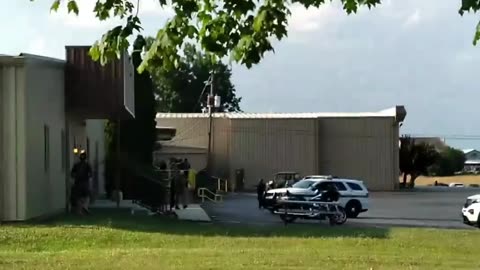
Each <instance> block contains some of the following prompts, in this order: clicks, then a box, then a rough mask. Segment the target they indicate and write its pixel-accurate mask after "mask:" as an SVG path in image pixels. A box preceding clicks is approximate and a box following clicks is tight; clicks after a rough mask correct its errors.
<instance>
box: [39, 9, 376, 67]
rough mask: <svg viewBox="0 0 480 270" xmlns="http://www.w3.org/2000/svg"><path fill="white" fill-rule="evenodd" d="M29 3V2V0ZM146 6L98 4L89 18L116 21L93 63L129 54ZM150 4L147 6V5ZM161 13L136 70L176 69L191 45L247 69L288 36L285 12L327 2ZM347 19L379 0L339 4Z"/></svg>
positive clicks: (98, 45) (93, 53)
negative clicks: (161, 18)
mask: <svg viewBox="0 0 480 270" xmlns="http://www.w3.org/2000/svg"><path fill="white" fill-rule="evenodd" d="M32 1H33V0H32ZM78 1H79V0H54V1H53V4H52V7H51V9H52V10H53V11H57V10H58V8H59V7H60V5H61V4H65V5H67V10H68V12H69V13H74V14H78V13H79V12H82V11H80V10H79V8H78V5H77V3H78ZM144 1H145V0H97V1H96V4H95V7H94V10H93V12H94V13H95V16H96V17H97V19H99V20H100V21H103V20H106V19H109V18H113V17H116V18H120V19H122V20H123V21H124V24H123V25H119V26H116V27H114V28H112V29H111V30H109V31H108V32H107V33H105V34H104V35H103V36H102V37H101V39H100V40H98V41H97V42H95V44H94V46H93V47H92V48H91V50H90V54H91V56H92V58H93V59H94V60H99V61H100V62H101V63H102V64H105V63H107V62H108V61H109V60H111V59H113V58H115V57H117V58H118V57H119V56H120V55H121V52H122V51H125V50H126V49H127V48H129V46H130V43H129V41H128V38H129V37H131V36H133V35H136V34H137V33H141V31H142V30H143V28H142V23H141V19H140V17H139V15H138V10H139V6H140V5H141V4H142V2H144ZM147 1H150V0H147ZM154 1H157V2H158V4H159V5H161V6H162V7H166V6H167V5H169V6H171V7H172V8H173V9H174V11H175V15H174V16H173V17H172V18H170V19H169V20H168V21H167V23H166V24H165V25H164V26H163V27H162V28H160V29H159V30H158V32H157V34H156V36H155V42H154V43H153V44H152V46H151V47H150V49H149V50H148V52H147V53H146V55H145V57H144V59H143V62H142V65H140V67H139V70H140V71H142V70H143V69H144V68H146V67H151V66H162V67H163V68H165V69H167V70H171V69H173V68H175V67H177V66H178V64H179V57H180V55H179V53H178V52H179V48H182V47H183V46H184V45H185V43H186V42H188V41H189V40H193V41H195V43H196V44H198V45H200V47H201V48H202V50H203V51H205V52H207V53H209V54H211V55H213V56H215V57H219V58H223V57H225V56H229V57H230V58H231V59H232V60H233V61H236V62H238V63H241V64H244V65H246V66H247V67H251V66H252V65H254V64H257V63H259V62H260V60H261V59H262V57H263V56H264V54H265V53H266V52H268V51H272V50H273V47H272V41H273V39H278V40H281V39H282V38H284V37H286V36H287V24H288V17H289V15H290V10H289V8H290V7H291V5H293V4H300V5H302V6H304V7H306V8H308V7H320V6H321V5H323V4H325V2H327V1H328V0H242V1H239V0H170V1H167V0H154ZM339 1H341V2H342V4H343V8H344V10H345V11H346V13H348V14H350V13H355V12H357V10H358V8H359V7H361V6H367V7H369V8H371V7H374V6H375V5H377V4H379V3H380V0H339Z"/></svg>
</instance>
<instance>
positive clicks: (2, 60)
mask: <svg viewBox="0 0 480 270" xmlns="http://www.w3.org/2000/svg"><path fill="white" fill-rule="evenodd" d="M25 63H43V64H51V65H56V66H61V67H63V66H65V64H66V61H65V60H61V59H57V58H53V57H46V56H41V55H35V54H29V53H20V54H19V55H0V64H10V65H24V64H25Z"/></svg>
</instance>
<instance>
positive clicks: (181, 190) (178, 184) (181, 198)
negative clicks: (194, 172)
mask: <svg viewBox="0 0 480 270" xmlns="http://www.w3.org/2000/svg"><path fill="white" fill-rule="evenodd" d="M187 189H188V181H187V178H186V177H185V173H184V171H180V172H179V173H177V174H176V176H175V192H176V196H175V199H176V200H175V208H176V209H180V207H179V206H178V205H179V203H182V204H183V209H185V208H187Z"/></svg>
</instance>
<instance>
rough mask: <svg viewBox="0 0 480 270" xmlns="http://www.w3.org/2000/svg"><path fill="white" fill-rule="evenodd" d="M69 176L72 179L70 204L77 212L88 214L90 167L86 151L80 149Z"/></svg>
mask: <svg viewBox="0 0 480 270" xmlns="http://www.w3.org/2000/svg"><path fill="white" fill-rule="evenodd" d="M71 177H72V178H73V179H74V183H73V187H72V195H71V196H72V204H73V205H72V206H73V208H74V210H75V212H76V213H77V214H80V215H82V214H89V213H90V212H89V210H88V204H89V201H90V179H91V178H92V167H91V166H90V164H89V163H88V161H87V153H85V151H82V152H81V153H80V156H79V161H78V162H77V163H75V165H73V168H72V172H71Z"/></svg>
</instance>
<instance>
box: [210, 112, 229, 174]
mask: <svg viewBox="0 0 480 270" xmlns="http://www.w3.org/2000/svg"><path fill="white" fill-rule="evenodd" d="M207 132H208V131H207ZM207 136H208V133H207ZM229 142H230V120H229V119H226V118H215V119H214V120H213V127H212V167H213V173H214V174H215V175H216V176H218V177H222V178H228V177H229V172H230V163H229V160H228V157H229V151H230V148H229ZM207 147H208V139H207Z"/></svg>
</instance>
